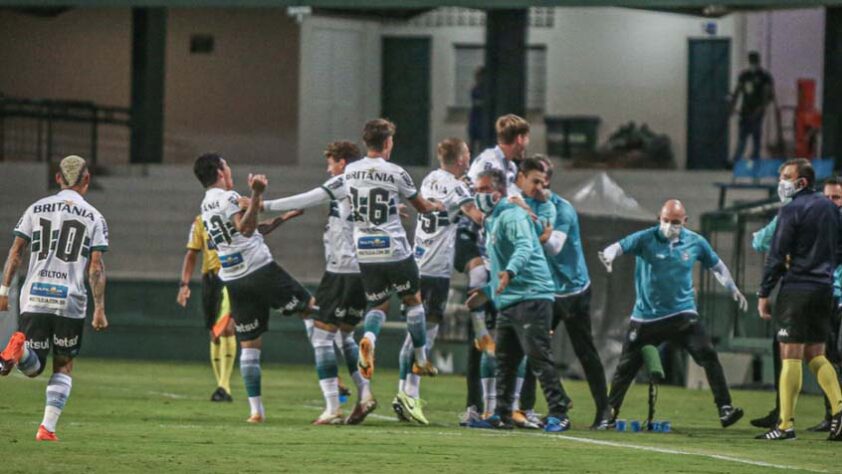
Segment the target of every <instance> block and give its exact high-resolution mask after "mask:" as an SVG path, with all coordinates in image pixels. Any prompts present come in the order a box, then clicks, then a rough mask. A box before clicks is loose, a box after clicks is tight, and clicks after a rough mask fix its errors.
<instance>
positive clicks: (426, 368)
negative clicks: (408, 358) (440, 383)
mask: <svg viewBox="0 0 842 474" xmlns="http://www.w3.org/2000/svg"><path fill="white" fill-rule="evenodd" d="M412 373H413V374H415V375H419V376H424V375H426V376H428V377H435V376H436V375H438V373H439V369H437V368H436V366H435V365H433V363H432V362H430V361H429V360H428V361H426V362H424V363H423V364H419V363H418V362H413V363H412Z"/></svg>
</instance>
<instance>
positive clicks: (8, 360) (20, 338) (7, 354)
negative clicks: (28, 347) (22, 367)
mask: <svg viewBox="0 0 842 474" xmlns="http://www.w3.org/2000/svg"><path fill="white" fill-rule="evenodd" d="M25 343H26V336H25V335H24V334H23V333H22V332H20V331H18V332H16V333H14V334H12V337H11V339H9V343H8V344H6V348H5V349H3V352H0V375H9V372H11V371H12V369H14V368H15V365H17V363H18V361H20V358H21V357H22V356H23V347H24V344H25Z"/></svg>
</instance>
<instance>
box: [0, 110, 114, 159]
mask: <svg viewBox="0 0 842 474" xmlns="http://www.w3.org/2000/svg"><path fill="white" fill-rule="evenodd" d="M104 125H108V126H121V127H126V128H129V129H130V128H131V109H129V108H128V107H111V106H102V105H97V104H95V103H93V102H87V101H71V100H50V99H37V100H36V99H20V98H14V97H7V96H4V95H2V94H0V161H5V160H10V159H15V160H32V161H40V162H47V163H50V164H53V163H54V158H55V157H59V158H61V157H62V156H64V155H68V154H78V155H83V156H85V158H88V159H89V160H90V163H91V164H92V165H93V166H94V167H95V166H97V157H98V156H97V155H98V151H99V150H98V148H99V135H100V127H101V126H104ZM79 126H81V128H80V127H79ZM67 127H71V129H70V130H68V129H67Z"/></svg>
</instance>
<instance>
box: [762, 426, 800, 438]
mask: <svg viewBox="0 0 842 474" xmlns="http://www.w3.org/2000/svg"><path fill="white" fill-rule="evenodd" d="M754 439H766V440H770V441H786V440H789V439H795V430H794V429H792V428H790V429H788V430H781V429H780V428H777V427H775V428H772V429H771V430H769V431H767V432H766V433H763V434H760V435H757V436H755V437H754Z"/></svg>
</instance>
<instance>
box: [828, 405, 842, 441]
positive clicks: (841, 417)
mask: <svg viewBox="0 0 842 474" xmlns="http://www.w3.org/2000/svg"><path fill="white" fill-rule="evenodd" d="M827 440H828V441H842V410H840V411H839V413H837V414H835V415H833V416H832V417H831V418H830V432H829V433H828V434H827Z"/></svg>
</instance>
